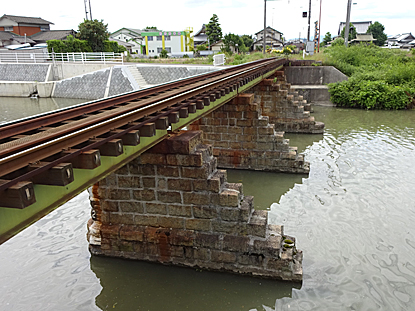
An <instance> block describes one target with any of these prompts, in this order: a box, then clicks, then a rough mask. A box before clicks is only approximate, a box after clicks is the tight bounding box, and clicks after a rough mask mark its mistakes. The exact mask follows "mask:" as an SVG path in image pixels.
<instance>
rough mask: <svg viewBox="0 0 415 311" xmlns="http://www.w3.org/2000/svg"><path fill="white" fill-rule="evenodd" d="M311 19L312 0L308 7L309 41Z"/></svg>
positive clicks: (308, 37)
mask: <svg viewBox="0 0 415 311" xmlns="http://www.w3.org/2000/svg"><path fill="white" fill-rule="evenodd" d="M310 19H311V0H310V4H309V7H308V33H307V42H308V41H310Z"/></svg>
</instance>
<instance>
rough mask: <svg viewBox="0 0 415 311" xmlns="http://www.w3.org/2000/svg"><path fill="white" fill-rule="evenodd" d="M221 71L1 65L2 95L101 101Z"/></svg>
mask: <svg viewBox="0 0 415 311" xmlns="http://www.w3.org/2000/svg"><path fill="white" fill-rule="evenodd" d="M214 70H218V68H217V67H213V66H167V65H165V66H154V65H145V64H143V65H114V64H112V65H111V64H107V65H104V64H84V65H82V64H57V65H53V64H0V96H8V97H30V96H33V95H36V96H39V97H43V98H45V97H58V98H80V99H88V100H94V99H100V98H104V97H108V96H113V95H118V94H121V93H126V92H131V91H135V90H139V89H142V88H146V87H150V86H153V85H157V84H161V83H167V82H170V81H173V80H178V79H183V78H187V77H190V76H194V75H198V74H203V73H207V72H211V71H214Z"/></svg>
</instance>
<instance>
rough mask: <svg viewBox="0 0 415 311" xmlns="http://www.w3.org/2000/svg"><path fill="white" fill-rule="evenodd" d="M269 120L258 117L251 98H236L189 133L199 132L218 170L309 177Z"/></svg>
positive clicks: (299, 158)
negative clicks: (265, 172) (211, 147)
mask: <svg viewBox="0 0 415 311" xmlns="http://www.w3.org/2000/svg"><path fill="white" fill-rule="evenodd" d="M269 119H270V118H269V117H268V116H263V115H261V107H260V105H259V104H258V103H255V102H254V94H240V95H239V96H238V97H236V98H235V99H233V100H231V101H230V102H228V103H226V104H225V105H223V106H221V107H220V108H218V109H216V110H215V111H213V112H211V113H210V114H208V115H207V116H205V117H202V118H201V119H199V120H197V121H196V122H194V123H192V124H191V125H190V126H189V129H191V130H202V131H203V138H204V139H203V141H204V143H206V144H210V145H212V146H213V154H214V155H215V157H217V158H218V166H219V167H221V168H235V169H250V170H262V171H273V172H284V173H306V174H307V173H309V170H310V165H309V163H308V162H305V161H304V156H303V155H302V154H298V153H297V148H296V147H290V145H289V140H288V139H284V132H276V127H277V125H275V124H271V123H270V120H269Z"/></svg>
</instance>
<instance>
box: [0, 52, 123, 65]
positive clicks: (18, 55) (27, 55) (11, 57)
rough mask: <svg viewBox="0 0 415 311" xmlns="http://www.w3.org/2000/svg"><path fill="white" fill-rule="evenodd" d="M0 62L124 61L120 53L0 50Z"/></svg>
mask: <svg viewBox="0 0 415 311" xmlns="http://www.w3.org/2000/svg"><path fill="white" fill-rule="evenodd" d="M0 63H13V64H21V63H32V64H33V63H53V64H55V63H82V64H84V63H103V64H106V63H108V64H110V63H121V64H123V63H124V59H123V54H122V53H109V52H98V53H81V52H79V53H47V52H40V53H39V52H37V53H35V52H29V51H19V52H16V51H13V52H0Z"/></svg>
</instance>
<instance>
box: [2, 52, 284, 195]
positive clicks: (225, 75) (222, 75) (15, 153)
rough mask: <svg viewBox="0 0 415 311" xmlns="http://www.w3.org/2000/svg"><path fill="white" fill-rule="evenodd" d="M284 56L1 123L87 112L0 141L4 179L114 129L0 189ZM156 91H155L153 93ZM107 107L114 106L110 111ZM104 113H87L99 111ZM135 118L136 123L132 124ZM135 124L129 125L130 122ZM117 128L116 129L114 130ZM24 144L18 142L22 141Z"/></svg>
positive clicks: (9, 128)
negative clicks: (71, 123)
mask: <svg viewBox="0 0 415 311" xmlns="http://www.w3.org/2000/svg"><path fill="white" fill-rule="evenodd" d="M284 62H285V60H276V59H266V60H261V61H257V62H253V63H248V64H244V65H242V66H236V67H234V68H229V69H225V70H221V71H219V72H213V73H210V74H207V75H201V76H197V77H193V78H189V79H184V80H183V81H176V82H173V83H167V84H164V85H161V86H159V87H155V88H151V89H146V90H143V91H138V92H132V93H128V94H124V95H120V96H116V97H114V98H109V99H104V100H100V101H96V102H93V103H91V104H90V105H82V106H81V107H76V108H73V109H67V110H65V111H59V112H57V113H51V114H47V115H44V116H40V117H39V118H33V119H32V120H25V121H24V122H22V123H15V124H9V125H7V124H6V126H3V127H0V139H3V140H4V139H7V138H8V137H12V136H16V135H21V134H25V133H27V132H30V131H33V130H36V129H37V128H39V126H40V125H42V126H47V125H54V124H57V123H61V122H63V121H67V120H70V119H73V118H78V117H81V116H86V119H85V122H84V121H77V122H75V123H76V125H75V126H66V127H65V126H63V128H59V126H58V127H57V128H52V129H51V130H49V131H48V130H47V131H45V132H43V133H35V134H32V135H31V134H28V135H27V137H24V138H21V139H17V140H16V141H15V142H13V141H11V142H8V143H4V144H0V179H1V176H5V175H7V174H9V173H12V172H15V171H17V170H19V169H21V168H24V167H26V166H27V165H29V164H30V163H35V162H38V161H41V160H43V159H45V158H48V157H50V156H52V155H55V154H57V153H58V152H60V151H62V150H67V149H70V148H71V147H74V146H77V145H80V144H82V143H84V142H86V141H88V140H90V139H91V138H95V137H99V136H102V135H104V134H107V133H110V135H109V136H108V137H105V138H103V139H101V140H100V141H96V142H92V143H90V144H88V145H87V146H84V147H82V148H80V149H77V150H76V151H74V152H72V153H70V154H66V155H64V156H62V157H59V158H58V159H56V160H53V161H51V162H48V163H47V164H46V165H43V166H41V167H39V168H36V169H34V170H32V171H30V172H26V173H23V174H22V175H20V176H18V177H16V178H13V179H11V180H7V181H6V182H5V183H3V184H1V185H0V191H2V190H5V189H7V188H9V187H11V186H13V185H15V184H17V183H18V182H21V181H25V180H30V179H31V178H32V177H33V176H35V175H37V174H40V173H42V172H45V171H46V170H48V169H50V168H52V167H54V166H56V165H57V164H59V163H64V162H65V161H69V160H70V159H72V158H74V157H76V156H78V155H80V154H81V153H82V152H85V151H88V150H92V149H95V148H97V147H99V146H101V145H103V144H105V143H107V142H109V141H111V140H114V139H118V138H120V137H122V136H123V135H125V134H127V133H128V132H130V131H133V130H137V129H140V128H142V127H143V126H145V125H146V124H148V123H151V122H155V121H157V120H158V119H159V118H161V117H166V116H169V115H171V114H172V113H175V112H176V113H177V112H178V111H180V109H182V108H186V107H189V105H191V104H192V103H194V102H196V101H197V100H200V98H203V96H206V95H208V94H209V93H212V92H214V91H215V90H218V89H220V88H223V87H228V88H230V89H231V90H234V89H238V87H240V86H242V85H244V84H245V83H246V82H247V81H250V80H253V79H255V78H257V77H259V76H261V75H263V74H265V73H266V72H268V71H270V70H273V69H275V68H276V67H278V66H280V65H282V64H284ZM154 94H157V95H154ZM109 107H113V108H114V107H115V109H111V110H108V111H106V110H105V109H108V108H109ZM103 109H104V112H103V113H101V115H100V114H96V115H92V116H90V115H88V114H91V113H94V112H97V111H100V110H103ZM133 122H134V124H133ZM128 124H132V125H131V126H127V125H128ZM115 129H120V130H118V132H117V133H115V134H112V133H113V131H114V130H115ZM20 140H21V142H20V143H19V141H20Z"/></svg>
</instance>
